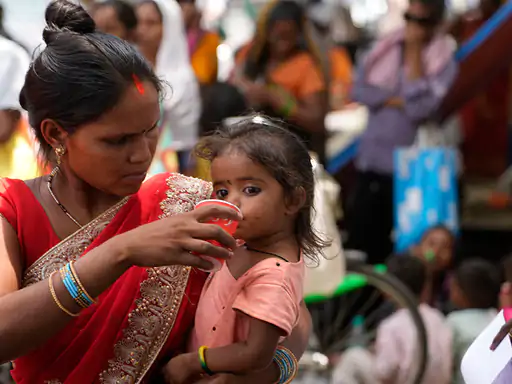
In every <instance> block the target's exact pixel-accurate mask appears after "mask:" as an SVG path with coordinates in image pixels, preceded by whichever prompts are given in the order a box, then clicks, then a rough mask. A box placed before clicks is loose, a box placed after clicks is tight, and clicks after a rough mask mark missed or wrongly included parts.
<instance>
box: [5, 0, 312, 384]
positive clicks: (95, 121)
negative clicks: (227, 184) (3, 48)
mask: <svg viewBox="0 0 512 384" xmlns="http://www.w3.org/2000/svg"><path fill="white" fill-rule="evenodd" d="M46 18H47V23H48V26H47V28H46V29H45V32H44V39H45V42H46V48H45V49H44V50H43V51H42V52H41V54H40V55H39V56H38V57H37V58H36V59H35V60H34V62H33V63H32V66H31V68H30V70H29V72H28V73H27V76H26V81H25V86H24V89H23V90H22V93H21V97H20V99H21V104H22V107H23V108H25V109H26V110H27V111H28V115H29V119H30V124H31V126H32V127H33V128H34V131H35V134H36V137H37V139H38V140H39V143H40V145H41V149H42V151H43V152H44V154H45V156H46V158H47V159H48V160H49V161H51V162H54V163H56V164H57V167H56V168H54V171H53V172H52V174H51V175H50V176H49V177H42V178H37V179H33V180H28V181H21V180H14V179H1V180H0V362H4V361H8V360H14V370H13V372H12V374H13V377H14V379H15V380H16V382H17V383H28V384H39V383H52V384H57V383H63V384H64V383H65V384H74V383H78V384H80V383H87V384H89V383H148V382H155V381H154V377H155V376H158V374H159V368H160V367H161V366H162V365H163V364H165V362H166V361H167V360H168V359H169V358H170V357H171V356H173V355H174V354H176V353H179V352H180V351H181V348H182V345H183V341H184V339H185V338H186V336H187V333H188V331H189V330H190V328H191V326H192V322H193V318H194V312H195V305H196V303H197V300H198V297H199V294H200V292H201V289H202V286H203V283H204V281H205V278H206V274H205V273H202V272H200V271H199V270H197V269H196V268H194V267H199V268H206V269H208V267H209V263H207V262H205V261H204V260H202V259H201V258H199V257H197V256H194V255H193V254H192V252H198V253H201V254H206V255H212V256H215V257H220V258H228V257H230V253H231V252H230V251H229V250H228V248H231V249H232V248H233V247H235V246H236V242H235V240H234V239H233V238H232V237H231V236H229V235H228V234H227V233H226V232H224V231H222V230H219V228H218V227H216V226H213V225H209V224H204V223H203V222H204V221H205V220H206V219H207V218H209V217H226V218H230V219H233V220H240V219H241V217H239V216H238V214H236V213H233V212H234V211H232V210H230V209H229V208H228V209H223V208H222V207H210V208H206V207H205V208H204V209H198V210H194V211H192V209H193V207H194V206H195V204H196V203H197V202H199V201H200V200H202V199H205V198H209V197H210V195H211V190H212V189H211V186H210V184H208V183H205V182H203V181H200V180H197V179H191V178H187V177H184V176H181V175H169V174H162V175H158V176H155V177H154V178H152V179H150V180H149V181H147V182H146V183H144V184H142V182H143V180H144V178H145V175H146V172H147V170H148V168H149V166H150V164H151V160H152V157H153V155H154V152H155V148H156V144H157V139H158V137H157V136H158V135H157V130H156V129H155V128H156V126H157V123H158V119H159V116H160V110H159V97H160V89H161V84H160V82H159V80H158V79H157V78H156V76H155V75H154V73H153V72H152V70H151V68H150V66H149V65H148V64H147V63H146V61H145V60H144V59H143V58H142V56H140V55H139V54H138V53H137V52H136V50H135V49H133V48H132V47H131V46H130V45H129V44H128V43H126V42H124V41H122V40H120V39H116V38H114V37H112V36H109V35H105V34H101V33H98V32H96V31H95V25H94V22H93V21H92V19H91V18H90V17H89V15H87V13H86V12H85V11H84V10H83V9H82V8H81V7H80V6H77V5H75V4H74V3H71V2H68V1H66V0H58V1H56V2H53V3H52V4H51V5H50V6H49V8H48V10H47V13H46ZM84 63H87V65H84ZM207 239H215V240H217V241H219V242H220V243H221V244H223V246H224V247H216V246H213V245H212V244H210V243H208V242H207V241H206V240H207ZM70 262H74V263H73V264H72V265H74V268H75V270H76V275H77V276H79V280H80V281H81V283H82V284H83V287H85V288H84V289H85V290H86V291H87V292H88V293H89V294H90V296H91V297H93V298H95V301H96V302H95V303H94V304H92V305H90V306H88V307H87V308H86V309H81V307H80V306H79V305H78V304H79V302H78V301H77V300H76V299H73V297H72V295H71V291H70V290H69V288H67V287H66V286H65V284H64V282H63V279H62V278H60V276H59V274H58V273H57V274H55V273H56V272H58V271H59V269H60V268H61V267H63V266H65V265H68V264H69V263H70ZM303 319H304V320H305V321H303V323H302V324H301V328H300V330H299V331H298V332H297V333H296V336H295V344H296V345H294V338H293V337H291V338H290V342H291V345H290V347H292V349H294V350H295V351H297V348H293V347H298V349H299V352H300V349H301V348H303V347H304V346H305V339H306V338H307V331H308V324H307V321H308V318H307V316H306V317H304V318H303ZM277 377H278V370H277V368H276V367H270V368H269V369H267V370H266V371H264V372H261V373H255V374H253V375H250V376H249V377H243V378H242V377H235V376H230V375H222V376H220V377H217V378H213V381H216V382H235V383H236V382H240V381H242V380H243V382H244V383H248V382H251V381H252V382H256V383H271V382H272V381H275V380H276V379H277Z"/></svg>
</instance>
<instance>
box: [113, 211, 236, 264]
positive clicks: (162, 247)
mask: <svg viewBox="0 0 512 384" xmlns="http://www.w3.org/2000/svg"><path fill="white" fill-rule="evenodd" d="M212 219H225V220H227V221H232V222H238V221H240V220H242V215H241V213H240V211H237V210H235V209H233V208H231V207H228V206H224V205H219V204H205V205H203V206H199V207H197V209H195V210H194V211H191V212H188V213H184V214H180V215H176V216H172V217H168V218H164V219H161V220H158V221H155V222H152V223H149V224H145V225H142V226H140V227H138V228H136V229H133V230H131V231H129V232H126V233H124V234H122V235H119V236H116V237H114V238H113V239H112V240H110V241H109V243H111V245H114V246H115V247H117V249H118V250H119V253H120V254H121V257H122V262H123V263H125V264H126V266H127V267H128V268H129V267H131V266H133V265H136V266H142V267H158V266H165V265H190V266H193V267H197V268H200V269H203V270H212V269H213V267H214V265H212V263H210V262H209V261H207V260H205V259H203V258H202V257H199V256H198V255H201V256H210V257H213V258H215V259H219V260H226V259H229V258H230V257H231V256H232V250H234V249H235V248H236V241H235V239H234V238H233V236H232V235H231V234H229V233H228V232H227V231H226V230H224V229H223V228H222V227H221V226H219V225H216V224H213V222H214V221H212Z"/></svg>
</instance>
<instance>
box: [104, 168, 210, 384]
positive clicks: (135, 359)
mask: <svg viewBox="0 0 512 384" xmlns="http://www.w3.org/2000/svg"><path fill="white" fill-rule="evenodd" d="M167 186H168V189H167V191H166V195H167V198H166V199H164V200H163V201H162V202H161V203H160V208H161V209H162V214H161V215H160V218H161V219H162V218H165V217H168V216H172V215H176V214H179V213H184V212H188V211H191V210H192V209H194V206H195V204H196V203H198V202H199V201H201V200H204V199H207V198H209V197H210V196H211V193H212V186H211V184H210V183H206V182H204V181H202V180H198V179H193V178H189V177H185V176H182V175H178V174H176V175H171V176H170V177H169V178H168V179H167ZM189 274H190V268H189V267H182V266H171V267H160V268H148V278H147V279H146V280H144V281H143V282H142V283H141V287H140V293H141V297H140V298H139V299H137V300H136V302H135V309H133V310H132V312H131V313H130V314H129V316H128V326H127V328H126V329H125V330H124V332H123V337H122V338H121V339H120V340H119V341H118V342H117V343H116V345H115V347H114V355H115V358H114V359H112V360H110V361H109V365H108V369H106V370H105V371H103V372H102V373H101V374H100V382H101V383H105V384H114V383H116V384H117V383H122V384H128V383H129V384H138V383H140V382H141V380H142V379H143V378H144V376H145V375H146V374H147V372H148V370H149V369H150V368H151V366H152V365H153V363H154V362H155V360H156V358H157V357H158V355H159V353H160V351H161V349H162V348H163V346H164V345H165V343H166V342H167V339H168V338H169V335H170V333H171V330H172V328H173V326H174V322H175V320H176V316H177V314H178V311H179V308H180V306H181V302H182V299H183V296H184V294H185V290H186V287H187V282H188V277H189Z"/></svg>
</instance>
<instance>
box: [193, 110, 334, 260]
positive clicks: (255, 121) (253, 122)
mask: <svg viewBox="0 0 512 384" xmlns="http://www.w3.org/2000/svg"><path fill="white" fill-rule="evenodd" d="M229 151H240V152H241V153H243V154H245V155H246V156H247V157H249V159H251V160H252V161H254V162H255V163H258V164H261V165H262V166H263V167H265V168H266V169H267V170H268V171H269V172H270V174H271V175H272V176H273V177H274V178H275V179H276V180H277V181H278V182H279V184H281V186H282V187H283V190H284V192H285V194H286V195H287V196H290V197H292V196H293V195H294V193H295V192H296V191H297V190H298V189H299V188H303V189H304V191H305V197H306V201H305V204H304V207H303V208H302V209H301V210H300V211H299V214H298V217H297V221H296V228H295V233H296V235H297V241H298V242H299V244H300V246H301V248H302V251H303V254H304V256H305V257H308V258H309V259H311V260H313V261H316V262H318V254H323V249H324V248H325V247H327V246H329V245H330V241H328V240H327V239H322V238H321V237H320V236H319V235H318V234H317V233H316V232H315V230H314V229H313V227H312V224H311V213H312V210H313V198H314V186H315V179H314V174H313V166H312V163H311V157H310V156H309V152H308V150H307V148H306V146H305V145H304V144H303V143H302V142H301V141H300V140H299V138H298V137H297V136H295V135H294V134H293V133H291V132H290V131H289V130H287V129H286V128H283V127H282V126H281V122H278V121H276V120H271V119H269V118H267V117H264V116H262V115H259V114H256V115H253V116H248V117H247V118H244V119H243V120H242V121H240V122H238V123H236V124H233V125H230V126H228V127H224V128H220V129H218V130H217V131H215V132H214V133H213V134H212V135H210V136H206V137H204V138H203V139H202V140H201V141H200V142H199V144H198V145H197V146H196V150H195V152H196V155H197V156H198V157H200V158H203V159H206V160H208V161H210V162H211V161H213V160H214V159H215V158H216V157H218V156H220V155H222V154H224V153H226V152H229Z"/></svg>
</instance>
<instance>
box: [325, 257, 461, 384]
mask: <svg viewBox="0 0 512 384" xmlns="http://www.w3.org/2000/svg"><path fill="white" fill-rule="evenodd" d="M386 265H387V268H388V269H387V271H388V273H389V274H391V275H393V276H395V277H396V278H397V279H398V280H399V281H400V282H402V283H403V284H404V285H405V286H406V287H407V288H408V289H409V290H410V291H411V293H412V294H413V295H414V296H415V298H416V299H417V302H418V311H419V313H420V316H421V318H422V320H423V323H424V324H425V329H426V331H427V345H428V351H429V355H428V360H427V367H426V370H425V375H424V377H423V380H422V382H421V383H422V384H449V383H450V382H451V378H452V332H451V329H450V327H449V326H448V323H447V321H446V319H445V317H444V316H443V314H442V313H441V312H440V311H438V310H437V309H436V308H433V307H431V306H430V305H428V304H427V303H426V300H427V298H428V296H429V292H428V291H429V284H428V268H427V266H426V265H425V263H423V262H422V261H421V260H419V259H418V258H417V257H413V256H411V255H407V254H406V255H393V256H391V257H390V258H389V259H388V260H387V262H386ZM416 337H417V335H416V328H415V326H414V324H413V323H412V319H411V316H410V314H409V313H408V311H407V310H406V309H404V308H399V309H398V310H397V311H396V312H395V313H393V314H392V315H391V316H389V317H388V318H386V319H385V320H383V321H382V322H381V323H380V324H379V326H378V327H377V335H376V339H375V347H374V352H372V351H370V350H369V349H365V348H361V347H353V348H350V349H348V350H347V351H346V352H345V353H344V354H343V355H342V356H341V360H340V363H339V364H338V366H337V367H336V368H335V369H334V372H333V381H332V383H333V384H410V383H412V377H411V376H412V375H414V374H415V371H416V369H417V367H416V364H415V356H416V355H417V354H416V352H415V348H416V345H417V342H416Z"/></svg>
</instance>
